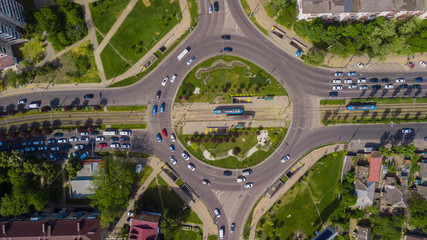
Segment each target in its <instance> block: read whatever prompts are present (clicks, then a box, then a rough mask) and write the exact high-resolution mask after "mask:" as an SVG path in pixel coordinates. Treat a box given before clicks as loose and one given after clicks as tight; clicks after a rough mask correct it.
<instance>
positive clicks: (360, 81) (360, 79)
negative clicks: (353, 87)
mask: <svg viewBox="0 0 427 240" xmlns="http://www.w3.org/2000/svg"><path fill="white" fill-rule="evenodd" d="M357 83H366V78H359V79H357Z"/></svg>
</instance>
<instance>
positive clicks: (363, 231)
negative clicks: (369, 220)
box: [356, 226, 371, 240]
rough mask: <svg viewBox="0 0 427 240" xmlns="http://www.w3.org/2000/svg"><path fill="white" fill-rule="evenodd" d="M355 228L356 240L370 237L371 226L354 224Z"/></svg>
mask: <svg viewBox="0 0 427 240" xmlns="http://www.w3.org/2000/svg"><path fill="white" fill-rule="evenodd" d="M356 229H357V235H356V240H369V239H371V228H369V227H363V226H356Z"/></svg>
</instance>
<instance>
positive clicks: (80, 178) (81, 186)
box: [70, 160, 102, 198]
mask: <svg viewBox="0 0 427 240" xmlns="http://www.w3.org/2000/svg"><path fill="white" fill-rule="evenodd" d="M101 163H102V160H87V161H84V162H83V167H82V169H81V170H80V171H78V172H77V177H75V178H72V179H70V194H71V197H72V198H86V197H88V196H89V195H90V194H91V192H90V188H91V187H92V175H93V173H94V172H95V171H96V170H97V169H98V168H99V167H100V166H101Z"/></svg>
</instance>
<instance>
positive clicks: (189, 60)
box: [187, 57, 196, 65]
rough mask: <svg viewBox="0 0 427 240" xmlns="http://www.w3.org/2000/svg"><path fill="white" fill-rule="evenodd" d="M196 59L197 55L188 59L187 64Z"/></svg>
mask: <svg viewBox="0 0 427 240" xmlns="http://www.w3.org/2000/svg"><path fill="white" fill-rule="evenodd" d="M194 59H196V57H191V58H190V59H188V61H187V65H190V64H191V63H192V62H193V61H194Z"/></svg>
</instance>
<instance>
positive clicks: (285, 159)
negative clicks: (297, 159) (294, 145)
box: [280, 154, 291, 163]
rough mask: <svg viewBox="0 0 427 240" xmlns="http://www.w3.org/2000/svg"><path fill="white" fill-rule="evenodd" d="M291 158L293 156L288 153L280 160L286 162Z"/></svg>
mask: <svg viewBox="0 0 427 240" xmlns="http://www.w3.org/2000/svg"><path fill="white" fill-rule="evenodd" d="M290 158H291V156H290V155H289V154H288V155H286V156H284V157H282V159H281V160H280V162H282V163H285V162H287V161H288V160H289V159H290Z"/></svg>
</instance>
